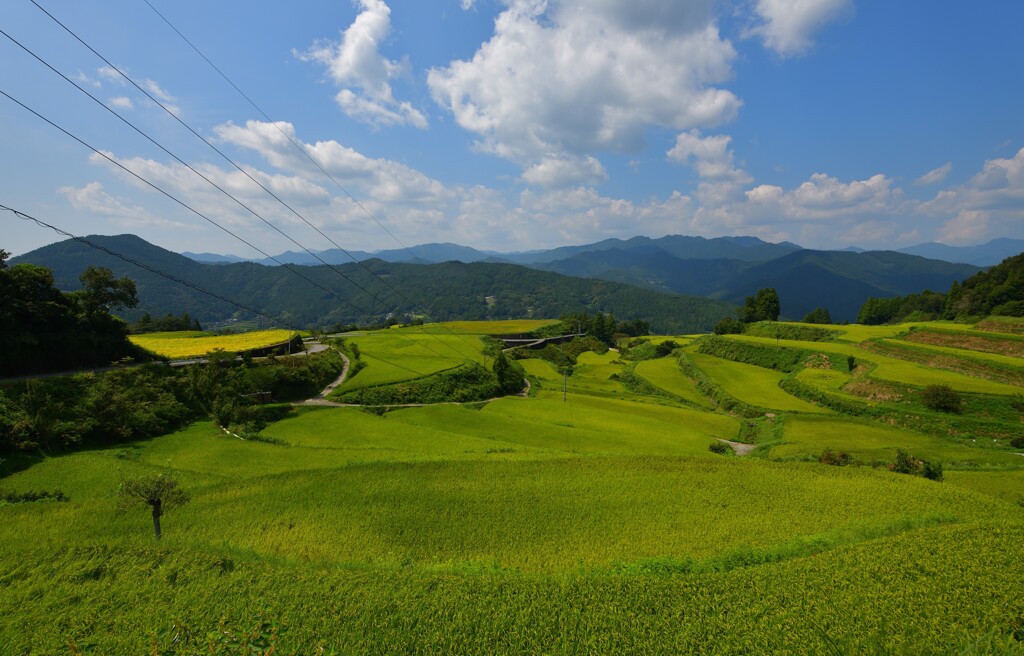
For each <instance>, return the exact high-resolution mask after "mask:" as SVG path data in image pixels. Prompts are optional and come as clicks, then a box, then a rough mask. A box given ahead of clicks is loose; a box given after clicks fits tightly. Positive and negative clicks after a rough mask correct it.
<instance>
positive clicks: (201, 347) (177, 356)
mask: <svg viewBox="0 0 1024 656" xmlns="http://www.w3.org/2000/svg"><path fill="white" fill-rule="evenodd" d="M295 334H296V333H295V332H294V331H291V330H259V331H256V332H251V333H238V334H234V335H211V334H209V333H204V332H197V331H181V332H171V333H146V334H143V335H131V336H130V337H129V339H130V340H131V341H132V343H133V344H135V345H136V346H140V347H142V348H144V349H146V350H147V351H149V352H150V353H155V354H156V355H159V356H162V357H165V358H171V359H172V360H182V359H186V358H200V357H203V356H204V355H208V354H210V353H212V352H213V351H215V350H217V349H221V350H223V351H230V352H233V353H241V352H243V351H252V350H255V349H261V348H266V347H268V346H275V345H277V344H284V343H285V342H287V341H288V340H289V339H291V338H292V337H293V336H294V335H295Z"/></svg>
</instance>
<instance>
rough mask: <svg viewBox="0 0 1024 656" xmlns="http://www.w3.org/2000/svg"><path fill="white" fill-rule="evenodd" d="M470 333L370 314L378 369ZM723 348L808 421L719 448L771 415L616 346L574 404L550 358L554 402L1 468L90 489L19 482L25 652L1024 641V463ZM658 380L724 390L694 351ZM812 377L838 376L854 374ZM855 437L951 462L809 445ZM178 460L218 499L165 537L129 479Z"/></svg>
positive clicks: (320, 426)
mask: <svg viewBox="0 0 1024 656" xmlns="http://www.w3.org/2000/svg"><path fill="white" fill-rule="evenodd" d="M435 328H436V327H433V328H428V330H431V331H433V330H434V329H435ZM843 328H846V327H843ZM887 329H888V328H887ZM460 330H462V331H465V332H464V333H463V334H464V335H466V337H456V336H453V335H451V334H449V333H445V332H443V331H442V332H438V333H434V336H431V335H428V334H425V333H424V331H423V330H418V329H415V328H404V329H395V330H389V331H380V332H375V333H372V334H366V335H357V336H351V337H349V338H348V339H349V341H350V342H351V341H355V342H356V343H357V344H358V345H359V347H360V350H361V351H362V352H363V353H364V354H366V355H365V356H364V357H366V362H367V363H368V365H367V367H366V368H365V369H363V370H362V371H361V372H359V374H358V375H357V376H356V377H355V378H353V380H352V382H353V384H359V385H367V384H378V383H386V382H395V381H398V380H403V379H406V380H407V379H408V378H410V377H414V374H412V373H410V372H409V371H403V370H402V369H400V368H398V367H394V368H393V370H388V369H386V368H385V366H384V365H383V364H381V363H380V362H379V360H376V359H374V357H377V358H379V359H381V360H383V359H387V360H389V361H391V362H394V363H397V364H400V365H403V366H406V367H407V368H409V369H413V368H416V367H419V368H422V369H430V368H435V370H439V369H437V368H444V367H448V366H456V365H459V364H461V363H462V362H464V361H465V359H472V360H476V361H482V360H483V355H482V353H480V352H479V349H480V346H479V345H477V344H478V341H477V340H476V338H475V337H472V335H473V334H475V333H472V332H471V331H473V330H479V331H481V332H487V333H492V332H493V333H498V332H501V330H498V329H494V330H491V329H488V326H464V327H462V328H460ZM893 334H894V335H895V334H896V333H893ZM876 336H881V335H876ZM435 337H436V338H437V339H435ZM438 340H442V341H441V342H439V341H438ZM445 340H454V341H451V342H450V344H449V345H450V346H451V347H452V348H448V346H446V342H445ZM768 341H770V342H772V343H773V342H774V339H770V340H768ZM798 344H800V343H798ZM809 344H810V345H809V346H808V347H807V348H811V349H813V350H816V351H822V350H828V351H830V352H837V353H842V351H841V350H846V349H850V350H851V352H854V353H856V354H857V358H858V361H860V360H861V359H862V358H863V360H864V361H867V360H872V361H879V367H878V369H876V370H875V372H876V373H877V372H879V371H880V370H882V369H883V368H884V367H885V366H887V365H890V366H891V363H888V362H886V361H883V360H884V359H882V358H878V360H876V356H874V354H867V353H866V352H865V351H863V350H861V349H857V348H856V347H855V346H854V345H852V344H849V343H830V344H827V345H824V344H821V343H809ZM823 346H824V347H826V349H822V347H823ZM836 349H841V350H839V351H837V350H836ZM452 350H455V351H458V353H452ZM435 351H440V353H437V352H435ZM463 351H465V353H464V354H463ZM449 354H450V355H449ZM462 355H465V357H464V358H463V359H459V357H460V356H462ZM693 359H694V361H695V362H696V363H697V365H698V366H699V367H700V368H701V369H702V370H703V371H705V372H706V373H707V375H708V376H710V377H712V378H713V379H714V380H715V381H716V382H717V383H718V384H719V385H721V386H722V387H723V388H725V389H726V390H727V391H728V392H729V393H730V394H732V395H734V396H736V397H737V398H741V399H742V400H745V401H747V402H748V403H752V404H755V405H757V406H760V407H765V408H769V409H772V410H774V411H776V412H778V413H781V414H782V416H780V417H779V418H778V421H777V422H775V423H774V424H773V426H774V428H773V430H777V431H781V434H780V435H775V439H776V442H775V445H774V446H772V447H770V448H771V450H770V452H769V458H768V459H758V458H751V457H745V458H737V457H733V456H719V455H716V454H713V453H711V452H709V451H708V445H709V444H710V443H711V442H712V441H713V440H714V439H715V438H722V439H736V438H737V437H738V436H739V434H740V432H741V425H742V427H743V429H744V430H746V429H747V427H748V424H750V422H748V421H742V422H741V421H740V420H738V419H736V418H734V417H732V416H730V415H728V414H726V413H724V412H721V411H709V408H708V406H707V405H705V406H703V407H701V408H696V407H693V406H690V405H687V406H685V407H683V406H682V404H679V403H675V402H673V401H671V400H668V399H666V398H662V397H657V396H642V395H637V394H634V393H631V392H629V391H627V390H626V389H625V387H624V386H623V385H622V384H621V383H620V382H619V381H617V380H615V379H613V378H611V376H612V375H614V374H616V373H620V374H621V372H623V371H625V370H626V368H627V367H628V366H631V365H627V364H623V363H621V362H617V360H618V355H617V354H616V353H614V352H610V353H606V354H604V355H597V354H595V353H584V354H582V355H581V356H580V357H579V358H578V364H577V365H576V367H575V368H574V372H573V375H572V376H571V377H569V380H568V382H569V394H568V395H567V396H566V399H565V400H564V401H563V397H562V390H561V384H562V377H561V375H560V373H559V372H557V371H556V370H555V368H553V367H552V366H551V365H550V364H548V363H546V362H544V361H540V360H534V359H527V360H522V361H520V363H521V364H522V365H523V366H524V368H525V369H526V371H527V372H528V374H529V375H530V376H531V377H532V378H533V379H534V380H535V381H537V382H538V383H539V385H538V386H537V389H535V395H534V396H533V397H532V398H519V397H508V398H504V399H500V400H497V401H494V402H490V403H486V404H473V405H469V406H460V405H437V406H431V407H423V408H408V409H403V410H398V411H393V412H389V413H386V414H383V415H380V416H378V415H375V414H371V413H368V412H364V411H361V410H359V409H357V408H301V409H299V410H298V411H297V412H296V413H295V414H294V415H293V416H291V417H288V418H286V419H284V420H282V421H279V422H277V423H274V424H272V425H271V426H269V427H268V428H267V429H265V430H264V432H263V436H264V437H267V438H274V439H275V440H276V441H277V443H263V442H253V441H242V440H238V439H235V438H232V437H227V436H224V435H223V434H222V433H221V432H220V431H219V430H218V429H217V428H215V427H214V426H213V425H212V423H210V422H208V421H204V422H200V423H196V424H193V425H192V426H190V427H188V428H187V429H185V430H182V431H179V432H177V433H174V434H171V435H165V436H161V437H157V438H154V439H150V440H146V441H139V442H132V443H126V444H120V445H115V446H111V447H109V448H105V449H96V450H90V451H82V452H78V453H73V454H68V455H63V456H59V457H53V458H44V459H42V460H41V461H39V462H38V463H36V464H34V465H33V466H31V467H29V468H28V469H25V470H23V471H20V472H18V473H15V474H12V475H9V476H7V477H5V478H3V479H2V480H0V492H4V493H6V492H17V493H23V492H32V491H39V490H53V489H56V488H60V489H62V490H63V492H64V493H65V494H67V496H68V497H69V498H70V500H69V501H67V502H59V503H58V502H54V501H38V502H34V503H17V504H6V505H4V504H0V608H3V609H4V619H5V621H4V622H0V645H3V648H0V652H2V653H12V654H50V653H77V652H75V651H74V649H72V647H69V645H75V646H76V648H77V649H79V650H80V651H81V652H84V653H104V654H107V653H109V654H137V653H151V652H154V644H155V645H156V647H157V649H156V651H159V650H160V649H162V650H163V651H162V652H161V653H181V651H180V650H181V649H182V646H181V645H180V644H178V645H177V646H175V645H173V644H172V643H173V641H174V636H175V635H178V636H179V637H181V636H184V635H185V633H186V629H187V631H188V632H189V633H190V635H191V636H193V638H194V639H198V640H199V641H200V642H199V644H196V645H195V650H196V651H197V652H199V653H207V652H211V651H213V650H214V649H215V648H217V645H212V646H211V645H207V644H206V642H205V641H206V640H207V636H209V635H215V636H218V637H217V639H218V640H222V641H223V642H224V643H228V642H231V640H234V639H235V638H238V636H239V635H240V634H241V632H242V631H243V630H251V629H253V627H256V628H260V627H262V629H265V632H266V633H267V634H268V636H270V634H275V635H276V636H277V637H273V636H271V637H268V638H267V639H268V641H276V642H275V643H274V645H275V649H276V651H275V652H274V653H321V652H320V651H319V650H320V649H321V648H322V650H323V651H322V653H332V652H334V653H345V654H371V653H372V654H379V653H465V654H519V653H550V654H578V653H652V654H675V653H733V654H737V653H836V652H837V651H838V653H900V654H933V653H1005V654H1013V653H1021V648H1020V642H1019V641H1017V640H1016V639H1015V638H1013V637H1012V635H1011V631H1012V630H1013V627H1014V626H1015V624H1014V623H1015V622H1018V623H1019V622H1020V620H1021V619H1022V618H1024V603H1022V602H1021V595H1020V580H1021V576H1022V575H1024V552H1022V551H1021V549H1020V544H1021V542H1022V540H1024V509H1022V508H1021V506H1019V505H1017V503H1016V502H1017V497H1018V496H1019V494H1020V490H1021V489H1024V488H1022V486H1024V478H1022V476H1024V457H1021V456H1019V455H1015V454H1013V453H1010V452H1008V451H1006V450H1000V449H996V448H988V447H990V446H991V445H986V444H983V443H981V441H980V440H979V443H978V444H975V443H973V442H970V441H964V440H960V441H957V440H953V439H945V438H943V437H940V436H926V435H922V434H919V433H917V432H914V431H911V430H904V429H898V428H893V427H891V426H885V425H881V424H878V423H867V422H862V421H857V420H853V419H850V418H846V417H842V416H839V415H835V414H822V412H823V411H822V410H820V409H819V408H817V407H816V406H814V405H811V404H808V403H804V402H803V401H800V400H799V399H795V398H794V397H792V396H790V395H788V394H786V393H785V392H783V391H782V390H781V389H779V387H778V381H779V380H780V379H781V378H782V377H783V376H784V375H785V374H782V373H779V372H773V371H769V370H766V369H762V368H759V367H754V366H751V365H745V364H737V363H734V362H729V361H725V360H721V359H718V358H714V357H711V356H706V355H701V354H694V355H693ZM897 362H900V361H897ZM901 364H902V363H901ZM635 372H636V373H637V374H639V375H641V376H643V377H644V378H645V379H646V380H649V381H651V382H652V383H653V384H655V385H656V386H658V387H659V388H660V389H663V390H665V391H666V392H668V393H669V394H672V395H675V396H677V397H679V398H682V399H686V400H689V401H691V402H699V403H706V402H705V401H704V400H703V397H702V396H700V395H698V394H697V392H696V390H695V388H693V386H692V384H691V383H690V382H689V379H688V378H686V377H685V376H683V375H682V373H681V372H680V371H679V369H678V364H677V363H676V361H675V359H674V358H664V359H659V360H649V361H645V362H642V363H639V364H638V365H637V366H636V368H635ZM933 373H936V374H941V373H943V372H933ZM796 377H797V379H798V380H800V381H802V382H805V383H808V384H810V385H813V386H814V387H816V388H818V389H823V390H828V391H830V392H833V393H835V392H837V391H838V390H840V389H841V387H842V386H844V385H845V384H846V383H847V382H848V381H849V380H850V376H849V375H848V374H846V373H845V372H839V371H835V370H827V369H804V370H800V371H799V372H798V373H796ZM360 378H362V379H363V380H362V381H361V382H359V379H360ZM964 378H968V379H969V380H973V379H970V378H969V377H964ZM368 381H369V382H368ZM982 382H984V381H982ZM993 399H995V401H994V400H993ZM969 401H970V403H971V404H974V405H971V404H969V406H968V407H970V408H985V407H988V406H987V405H986V404H988V405H992V403H996V401H998V403H999V404H1001V405H999V408H1002V409H1003V410H1005V408H1009V407H1010V405H1009V401H1008V400H1006V399H1005V398H998V397H994V396H988V397H985V396H979V397H978V398H977V399H975V398H974V397H972V398H971V399H969ZM1004 406H1005V407H1004ZM992 407H993V408H994V407H995V406H992ZM1003 410H1000V412H1003ZM973 411H974V410H972V412H973ZM1000 417H1002V415H1000ZM1007 417H1009V415H1007ZM1003 419H1006V418H1005V417H1003ZM1006 420H1007V421H1009V419H1006ZM1000 421H1002V419H1000ZM778 427H781V428H778ZM764 448H765V449H767V448H769V446H768V445H766V446H765V447H764ZM825 448H832V449H837V450H846V451H849V452H851V453H853V454H854V455H855V456H857V457H858V458H859V459H861V460H864V461H870V460H887V461H888V460H891V459H892V456H893V454H894V452H895V449H896V448H904V449H906V450H907V451H909V452H910V453H911V454H913V455H914V456H917V457H920V458H925V459H930V460H940V461H942V462H943V464H944V466H945V469H946V481H945V482H943V483H936V482H933V481H928V480H925V479H923V478H920V477H912V476H903V475H898V474H894V473H891V472H889V471H887V470H885V469H884V468H877V469H876V468H870V467H829V466H826V465H821V464H818V463H817V462H804V461H803V460H812V459H814V457H815V456H817V455H818V454H820V452H821V451H822V450H823V449H825ZM165 468H170V469H171V470H172V472H173V473H174V475H175V476H176V477H177V478H179V479H180V480H181V482H182V485H183V486H184V487H185V488H186V489H188V490H189V491H190V492H191V493H192V496H193V499H192V502H191V503H189V504H188V505H186V506H183V507H181V508H177V509H174V510H172V511H171V512H169V513H168V514H167V515H166V516H165V517H164V520H163V528H164V532H165V533H164V536H165V537H164V539H163V540H162V541H161V543H160V544H155V543H154V540H153V537H152V527H151V522H150V517H149V513H148V509H147V508H138V509H137V510H136V511H134V512H130V513H127V514H118V513H117V512H116V511H115V506H116V499H115V491H116V489H117V486H118V484H119V482H120V481H121V480H122V479H123V478H125V477H134V476H139V475H142V474H144V473H155V472H159V471H163V470H164V469H165ZM175 627H177V628H175ZM232 636H234V637H232ZM239 640H240V638H239ZM979 642H983V643H984V644H985V645H989V646H990V647H991V650H990V652H983V650H981V649H979V648H978V647H972V645H974V644H975V643H979ZM191 646H192V645H190V647H191ZM220 647H223V649H224V650H225V651H224V652H221V653H245V652H244V647H242V646H241V645H240V644H238V645H235V646H234V647H231V646H229V645H227V644H222V645H220ZM971 649H974V651H973V652H972V651H970V650H971ZM175 650H176V651H175Z"/></svg>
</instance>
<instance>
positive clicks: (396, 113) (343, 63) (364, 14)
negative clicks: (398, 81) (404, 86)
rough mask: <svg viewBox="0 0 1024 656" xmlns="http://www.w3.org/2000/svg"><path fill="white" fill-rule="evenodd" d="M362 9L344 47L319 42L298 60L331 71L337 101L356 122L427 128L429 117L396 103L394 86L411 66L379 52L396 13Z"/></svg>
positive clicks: (364, 1)
mask: <svg viewBox="0 0 1024 656" xmlns="http://www.w3.org/2000/svg"><path fill="white" fill-rule="evenodd" d="M359 4H360V6H361V7H362V11H361V12H360V13H359V15H358V16H356V19H355V21H354V22H353V23H352V25H350V26H349V27H348V28H347V29H346V30H345V31H344V32H343V33H342V35H341V40H340V41H339V42H337V43H334V42H331V41H318V42H316V43H314V44H313V46H312V47H311V48H310V49H309V50H307V51H305V52H296V53H294V54H295V56H296V57H298V58H299V59H301V60H302V61H312V62H316V63H318V64H322V65H324V66H325V67H326V68H327V72H328V74H329V75H330V77H331V79H332V80H333V81H334V83H335V84H337V85H338V86H339V87H342V88H341V90H340V91H339V92H338V95H337V96H336V97H335V100H336V101H337V103H338V106H339V107H341V110H342V111H343V112H345V113H346V114H348V115H349V116H351V117H352V118H354V119H356V120H359V121H363V122H365V123H368V124H370V125H375V126H382V125H413V126H415V127H418V128H425V127H427V117H426V116H424V115H423V113H422V112H420V111H419V110H417V109H416V108H415V107H413V106H412V105H411V104H410V103H408V102H399V101H398V100H396V99H395V97H394V92H393V91H392V89H391V80H393V79H394V78H396V77H398V76H400V75H402V74H404V73H405V72H406V70H407V68H408V65H407V63H405V62H394V61H391V60H390V59H388V58H387V57H384V56H383V55H381V54H380V52H379V49H380V46H381V43H382V42H383V41H384V39H386V38H387V36H388V33H389V32H390V31H391V9H390V8H389V7H388V5H387V4H386V3H385V2H384V1H383V0H360V2H359ZM353 89H356V90H357V91H358V92H357V91H354V90H353Z"/></svg>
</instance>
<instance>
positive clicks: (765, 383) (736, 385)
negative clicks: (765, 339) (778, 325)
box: [690, 340, 829, 413]
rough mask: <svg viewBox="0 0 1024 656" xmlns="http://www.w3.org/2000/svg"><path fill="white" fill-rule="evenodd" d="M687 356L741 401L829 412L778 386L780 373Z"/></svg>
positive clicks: (704, 356) (718, 360) (795, 410)
mask: <svg viewBox="0 0 1024 656" xmlns="http://www.w3.org/2000/svg"><path fill="white" fill-rule="evenodd" d="M772 341H773V342H774V340H772ZM690 357H691V358H692V359H693V361H694V363H695V364H696V365H697V366H698V367H700V368H701V369H702V370H703V371H704V373H706V374H707V375H708V376H709V377H710V378H711V379H712V380H713V381H715V382H716V383H718V384H719V385H720V386H721V387H722V389H724V390H725V391H726V392H728V393H729V394H730V395H731V396H733V397H735V398H737V399H739V400H740V401H743V402H744V403H749V404H751V405H756V406H759V407H762V408H768V409H770V410H781V411H793V412H813V413H828V412H829V411H828V410H825V409H823V408H819V407H818V406H815V405H812V404H810V403H807V402H806V401H801V400H800V399H798V398H796V397H794V396H792V395H790V394H787V393H786V392H784V391H783V390H781V389H779V381H781V380H782V379H783V378H784V377H785V374H783V373H781V372H778V371H771V370H769V369H762V368H761V367H755V366H754V365H751V364H743V363H742V362H730V361H728V360H722V359H720V358H716V357H714V356H710V355H704V354H702V353H691V354H690Z"/></svg>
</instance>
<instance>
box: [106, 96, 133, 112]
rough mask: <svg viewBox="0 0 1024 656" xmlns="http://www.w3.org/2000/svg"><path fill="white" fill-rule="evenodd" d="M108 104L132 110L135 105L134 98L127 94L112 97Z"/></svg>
mask: <svg viewBox="0 0 1024 656" xmlns="http://www.w3.org/2000/svg"><path fill="white" fill-rule="evenodd" d="M108 104H109V105H110V106H111V107H114V108H116V109H124V110H128V111H131V110H132V109H134V107H135V106H134V105H133V104H132V99H131V98H128V97H126V96H118V97H116V98H111V99H110V100H109V101H108Z"/></svg>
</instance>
